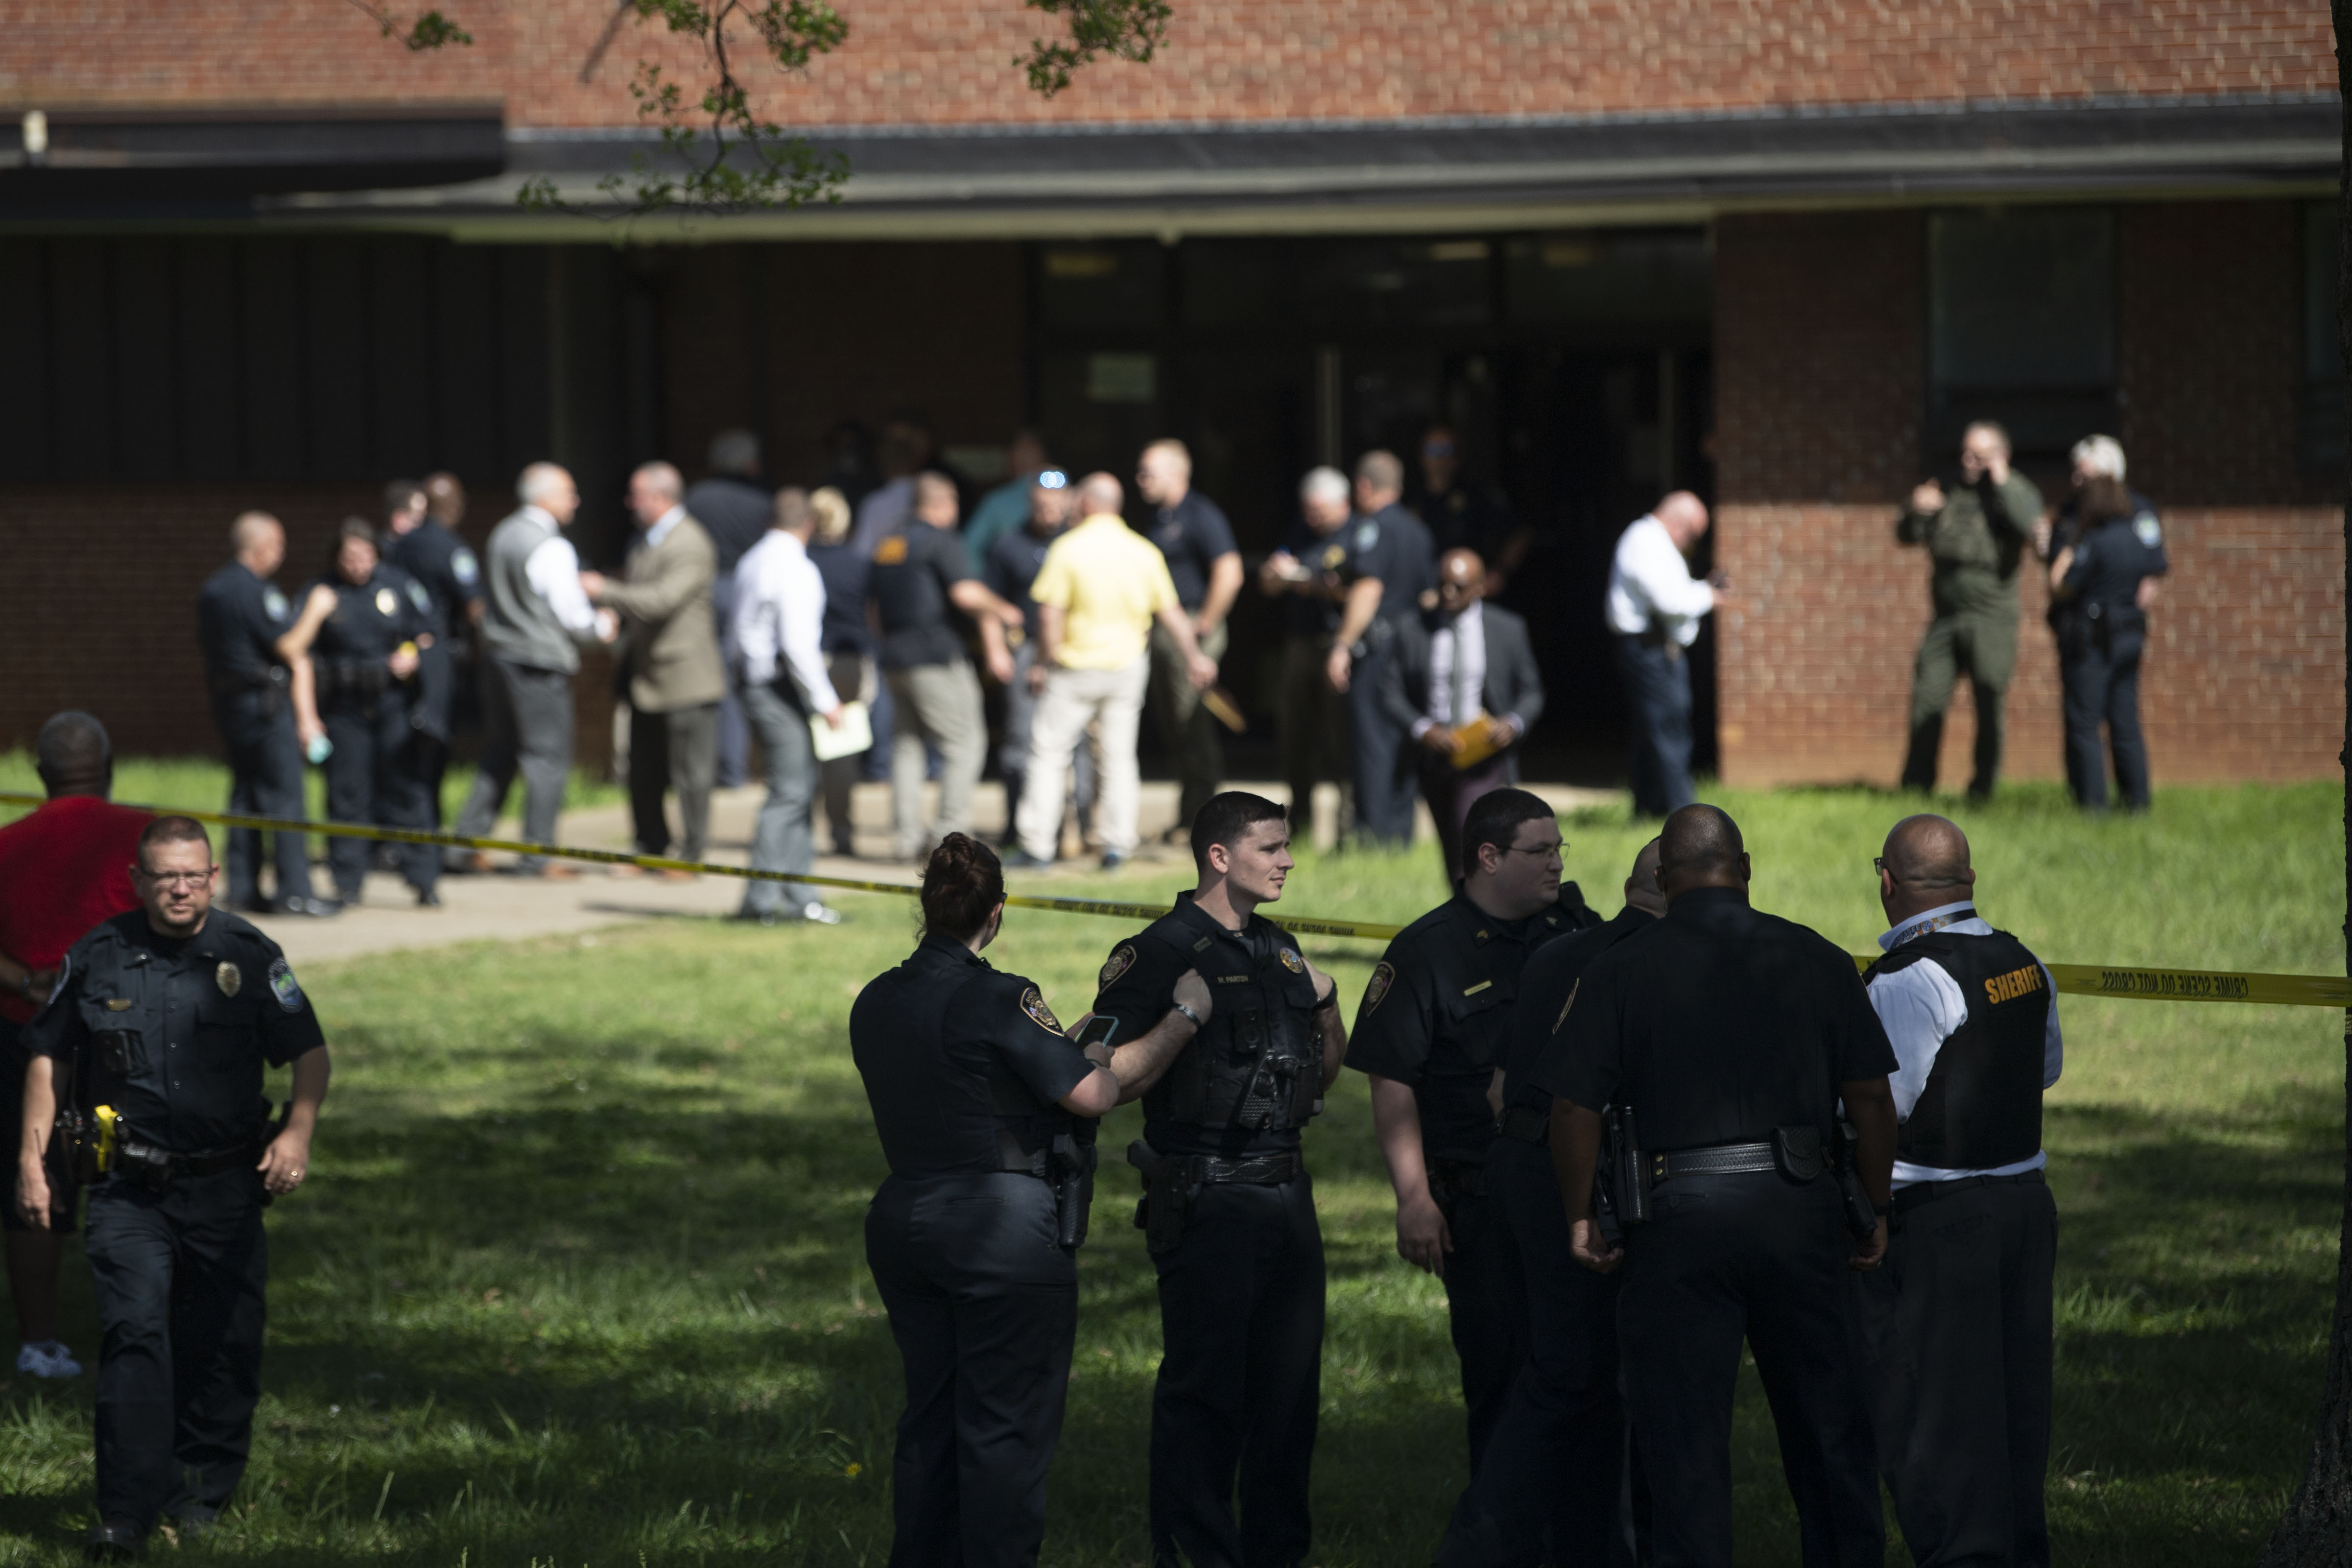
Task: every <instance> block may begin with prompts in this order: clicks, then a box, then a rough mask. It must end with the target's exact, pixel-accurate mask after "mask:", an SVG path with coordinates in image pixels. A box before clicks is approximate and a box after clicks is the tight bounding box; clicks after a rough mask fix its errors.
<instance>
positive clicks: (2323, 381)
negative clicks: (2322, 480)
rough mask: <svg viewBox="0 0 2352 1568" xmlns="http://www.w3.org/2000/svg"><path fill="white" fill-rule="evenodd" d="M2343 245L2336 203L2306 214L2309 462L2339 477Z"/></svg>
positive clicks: (2305, 450)
mask: <svg viewBox="0 0 2352 1568" xmlns="http://www.w3.org/2000/svg"><path fill="white" fill-rule="evenodd" d="M2343 246H2344V230H2343V226H2342V219H2341V216H2340V215H2339V214H2338V213H2337V212H2336V204H2335V203H2334V202H2313V203H2311V204H2310V205H2307V206H2305V208H2304V209H2303V409H2302V415H2303V440H2302V447H2303V460H2304V461H2305V463H2307V464H2309V465H2310V466H2311V467H2313V468H2326V469H2329V470H2331V471H2332V472H2334V473H2336V474H2341V473H2342V472H2343V469H2344V346H2343V342H2342V341H2341V340H2340V339H2339V338H2338V336H2337V335H2336V289H2337V287H2338V279H2340V278H2341V276H2342V273H2341V270H2340V268H2341V267H2342V265H2343Z"/></svg>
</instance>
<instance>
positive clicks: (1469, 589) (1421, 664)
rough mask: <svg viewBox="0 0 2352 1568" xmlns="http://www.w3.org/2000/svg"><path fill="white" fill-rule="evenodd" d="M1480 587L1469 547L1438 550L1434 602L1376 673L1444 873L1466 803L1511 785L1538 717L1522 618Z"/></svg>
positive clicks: (1453, 861) (1537, 686)
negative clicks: (1403, 734) (1412, 767)
mask: <svg viewBox="0 0 2352 1568" xmlns="http://www.w3.org/2000/svg"><path fill="white" fill-rule="evenodd" d="M1485 596H1486V563H1485V562H1484V561H1482V560H1480V559H1479V557H1478V552H1476V551H1475V550H1449V551H1447V552H1445V556H1444V559H1443V560H1441V561H1440V562H1438V563H1437V608H1436V609H1435V610H1434V611H1433V612H1431V613H1429V614H1428V615H1425V616H1416V617H1411V618H1408V619H1407V620H1406V621H1404V623H1403V624H1402V626H1399V627H1398V630H1397V638H1396V643H1395V646H1394V647H1393V649H1392V650H1391V656H1390V658H1388V660H1387V661H1386V668H1384V669H1383V670H1382V671H1381V708H1382V710H1384V711H1385V712H1386V713H1387V715H1388V717H1389V720H1390V721H1391V722H1392V723H1394V724H1397V725H1398V726H1400V727H1402V728H1403V729H1404V730H1406V731H1408V732H1410V733H1411V734H1412V739H1413V742H1414V747H1415V750H1414V758H1415V763H1416V766H1417V768H1418V771H1419V772H1420V774H1421V794H1422V798H1423V800H1426V801H1427V802H1428V803H1429V815H1430V816H1431V817H1432V818H1433V820H1434V821H1435V822H1436V824H1437V841H1438V844H1439V847H1441V848H1442V849H1443V850H1444V856H1445V859H1444V865H1445V867H1446V875H1447V877H1448V878H1449V879H1450V878H1451V877H1453V875H1454V868H1455V867H1457V866H1459V865H1460V864H1461V863H1462V824H1463V822H1464V820H1465V819H1466V818H1467V817H1468V816H1469V815H1470V806H1471V804H1472V803H1473V802H1475V800H1477V798H1478V797H1479V796H1480V795H1486V794H1487V793H1489V792H1490V791H1493V790H1497V789H1501V788H1502V787H1503V786H1504V785H1506V784H1516V783H1517V782H1518V777H1519V742H1521V741H1522V740H1524V739H1525V738H1526V736H1527V732H1528V729H1529V728H1530V727H1531V726H1532V725H1533V724H1534V723H1535V721H1536V720H1537V719H1538V718H1539V717H1541V716H1542V714H1543V703H1544V690H1543V677H1542V676H1541V675H1540V674H1539V673H1538V671H1537V669H1536V655H1535V647H1534V645H1533V644H1532V643H1530V642H1529V641H1528V623H1527V622H1525V621H1524V620H1521V619H1520V618H1519V617H1518V616H1516V615H1514V614H1512V613H1511V612H1510V611H1508V610H1507V609H1504V608H1503V607H1502V606H1501V605H1487V604H1482V603H1480V601H1481V600H1482V599H1483V598H1485Z"/></svg>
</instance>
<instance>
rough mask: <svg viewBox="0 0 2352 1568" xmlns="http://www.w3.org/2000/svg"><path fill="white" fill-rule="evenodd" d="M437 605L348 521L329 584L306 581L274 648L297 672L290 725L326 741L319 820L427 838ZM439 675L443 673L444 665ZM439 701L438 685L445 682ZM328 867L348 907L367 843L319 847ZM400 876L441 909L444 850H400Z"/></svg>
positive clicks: (338, 536) (362, 526)
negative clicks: (403, 830) (430, 671)
mask: <svg viewBox="0 0 2352 1568" xmlns="http://www.w3.org/2000/svg"><path fill="white" fill-rule="evenodd" d="M433 626H434V620H433V600H432V598H431V596H430V595H427V594H426V593H425V588H424V585H423V584H420V583H418V582H417V581H416V579H415V578H414V577H411V576H410V575H409V574H407V573H405V572H403V571H402V570H401V569H400V568H399V567H397V566H387V565H383V564H382V563H379V562H378V560H377V559H376V545H375V531H374V530H373V528H371V527H369V526H368V523H367V521H366V520H365V519H363V518H356V517H353V518H346V519H344V520H343V523H342V526H341V528H339V529H337V530H336V531H335V552H334V555H333V556H332V557H331V561H330V563H329V570H328V574H327V575H326V576H324V577H321V578H320V579H319V580H318V581H317V582H315V583H313V584H310V588H309V589H308V590H307V591H306V593H305V596H304V599H303V603H302V613H301V614H300V616H298V617H297V618H296V620H295V622H294V626H293V628H292V629H291V630H289V632H288V633H287V634H286V635H285V636H284V637H280V638H279V639H278V653H279V655H280V657H282V658H285V660H286V661H287V662H288V663H289V665H291V666H292V667H293V669H294V681H293V687H294V709H295V722H296V724H297V725H298V727H299V729H300V730H301V731H302V732H303V733H304V735H305V736H306V737H307V736H311V735H324V736H325V737H326V739H327V743H328V744H329V745H330V746H331V747H332V748H333V749H332V750H331V751H330V752H328V753H327V815H328V816H330V817H331V818H333V819H334V820H335V821H338V822H365V823H382V824H383V825H385V826H392V827H408V828H415V829H419V830H423V831H430V830H431V828H432V826H433V811H432V807H431V805H430V804H429V803H428V802H427V800H426V792H427V791H428V790H429V788H430V787H431V785H430V784H429V780H430V778H431V776H432V772H431V769H432V762H433V757H434V753H435V752H436V751H437V750H438V748H439V746H440V744H441V743H442V742H444V741H446V739H447V738H448V732H447V731H446V728H440V729H439V730H438V732H437V733H436V727H438V726H443V725H446V721H447V717H448V704H447V702H446V700H443V701H441V702H439V703H438V704H436V703H435V702H434V701H433V700H431V699H430V698H429V697H428V695H427V682H426V680H425V677H424V669H425V664H426V662H427V661H428V660H432V659H437V658H440V657H441V655H440V650H439V648H438V647H437V646H436V642H435V639H434V636H433ZM445 673H446V668H445ZM444 692H445V699H446V682H445V683H444ZM327 864H328V865H329V866H330V867H331V868H333V870H334V874H335V887H336V889H338V890H339V891H340V892H341V894H342V899H343V901H344V902H345V903H356V902H358V901H359V898H360V892H361V889H362V882H363V880H364V879H365V878H366V876H367V867H368V845H367V841H366V840H364V839H359V838H330V839H328V840H327ZM400 864H401V874H402V875H403V876H404V877H405V878H406V879H407V880H408V885H409V886H410V887H411V888H413V889H415V892H416V901H417V902H418V903H419V904H422V905H424V906H425V907H427V908H432V907H435V906H437V905H438V904H439V903H440V902H441V895H440V893H439V891H438V890H437V889H436V888H435V886H434V884H435V883H436V882H437V881H438V880H439V879H440V875H441V852H440V851H439V850H438V849H436V848H435V847H433V846H431V845H429V844H404V845H402V846H401V847H400Z"/></svg>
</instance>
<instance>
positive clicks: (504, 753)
mask: <svg viewBox="0 0 2352 1568" xmlns="http://www.w3.org/2000/svg"><path fill="white" fill-rule="evenodd" d="M515 493H516V495H517V496H518V497H519V498H520V500H521V501H522V505H521V507H520V509H519V510H516V512H515V513H514V514H513V515H512V516H511V517H509V518H508V519H507V520H506V521H504V522H501V523H499V525H498V527H497V528H495V529H493V530H491V531H490V542H489V547H488V551H487V552H486V559H485V560H484V562H483V570H482V576H483V588H484V591H485V594H484V596H485V598H486V600H487V603H486V604H485V605H484V607H483V612H482V634H481V635H482V674H481V682H482V727H483V744H482V770H481V773H480V774H479V775H478V777H477V778H476V779H475V780H474V792H473V794H472V795H468V796H467V800H466V809H465V810H464V811H463V812H461V813H459V814H458V817H457V828H456V831H457V833H458V834H459V835H461V836H463V837H469V838H479V837H483V836H485V835H487V834H488V832H489V831H490V828H491V826H492V825H494V824H495V823H496V822H497V821H498V816H499V811H500V810H501V809H502V808H503V807H504V805H505V804H506V798H507V791H508V789H509V787H510V786H511V785H512V784H514V777H515V773H516V772H517V771H518V770H520V772H521V773H522V781H523V810H522V836H523V837H525V838H527V839H529V840H530V842H532V843H534V844H547V843H551V842H552V841H553V840H554V837H555V814H556V812H557V810H558V809H559V808H560V807H561V806H562V804H563V785H564V781H565V780H566V779H567V778H569V777H570V776H571V773H572V677H573V676H575V675H577V674H579V673H580V647H581V645H582V644H583V643H593V642H610V641H612V640H613V636H614V630H615V628H616V626H617V624H618V623H617V621H616V619H615V617H614V615H613V613H612V612H611V611H609V610H606V611H601V612H600V611H599V610H597V609H596V607H595V606H594V605H591V604H590V603H589V602H588V595H587V594H586V592H585V591H583V589H582V587H581V585H580V557H579V556H578V555H577V554H576V553H574V552H573V551H572V542H571V541H569V540H567V539H565V538H564V537H563V531H564V530H565V529H566V528H568V527H570V526H571V523H572V517H573V515H574V514H575V513H577V512H578V511H579V510H580V490H579V487H577V486H576V485H574V484H573V483H572V475H571V474H570V473H569V472H567V471H566V470H565V469H563V468H561V467H560V466H558V465H556V464H554V463H533V464H531V465H530V467H529V468H525V469H524V470H523V471H522V478H521V479H519V480H517V481H516V483H515ZM453 856H454V858H453V860H452V862H451V868H452V869H454V870H468V871H487V870H488V869H489V868H490V862H489V858H488V856H485V855H481V854H478V853H465V852H453ZM514 869H515V872H516V873H517V874H518V875H520V876H526V877H546V878H550V879H570V878H572V877H576V876H578V875H579V873H578V872H577V871H575V870H573V869H572V868H570V867H569V866H559V865H550V864H549V863H548V862H547V860H546V859H545V858H542V857H540V856H535V855H532V856H525V857H523V858H520V859H519V860H517V861H516V862H515V865H514Z"/></svg>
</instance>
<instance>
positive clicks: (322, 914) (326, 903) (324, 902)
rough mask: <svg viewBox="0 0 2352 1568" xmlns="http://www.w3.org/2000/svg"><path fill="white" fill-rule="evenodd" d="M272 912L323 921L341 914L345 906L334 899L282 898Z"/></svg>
mask: <svg viewBox="0 0 2352 1568" xmlns="http://www.w3.org/2000/svg"><path fill="white" fill-rule="evenodd" d="M272 912H273V913H276V914H281V915H297V916H299V917H300V918H302V919H304V920H320V921H322V920H326V919H328V918H330V917H331V916H334V915H339V914H341V913H342V912H343V906H342V905H341V904H340V903H337V902H336V901H335V900H332V899H280V900H278V903H277V905H276V907H275V909H274V910H272Z"/></svg>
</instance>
